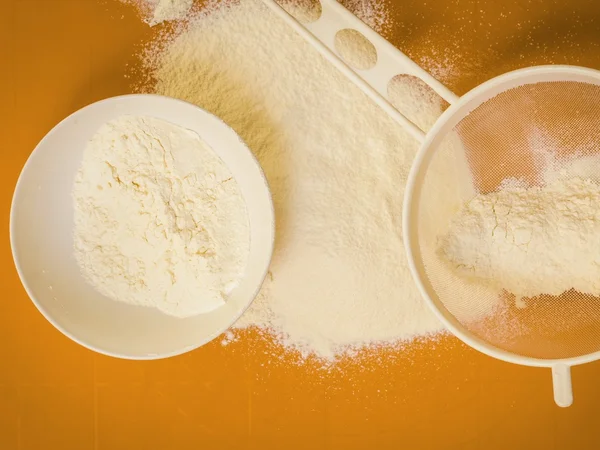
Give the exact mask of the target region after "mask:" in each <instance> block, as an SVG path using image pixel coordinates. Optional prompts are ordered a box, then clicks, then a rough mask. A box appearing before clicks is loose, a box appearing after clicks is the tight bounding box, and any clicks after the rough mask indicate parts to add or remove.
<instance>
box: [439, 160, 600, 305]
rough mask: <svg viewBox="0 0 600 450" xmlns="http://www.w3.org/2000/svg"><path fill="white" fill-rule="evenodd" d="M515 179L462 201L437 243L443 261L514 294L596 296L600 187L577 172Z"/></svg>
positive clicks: (599, 291)
mask: <svg viewBox="0 0 600 450" xmlns="http://www.w3.org/2000/svg"><path fill="white" fill-rule="evenodd" d="M575 164H576V163H575ZM588 167H589V166H588ZM551 178H556V177H551ZM512 184H513V185H511V183H508V185H507V186H506V187H505V188H504V189H501V190H499V191H497V192H493V193H489V194H480V195H477V196H476V197H475V198H473V199H472V200H470V201H469V202H468V203H467V204H465V205H464V207H463V208H462V209H461V211H460V212H459V213H458V214H457V216H456V217H455V218H454V219H453V221H452V223H451V225H450V229H449V231H448V232H447V234H446V235H445V236H444V237H443V238H442V239H441V240H440V252H441V254H442V256H443V257H444V259H446V260H447V261H448V262H449V263H450V264H451V266H452V267H453V268H454V270H456V271H457V272H458V273H459V274H461V275H462V276H467V277H471V278H475V279H479V280H482V281H484V282H486V283H488V284H489V285H490V286H494V287H496V288H497V289H505V290H507V291H508V292H510V293H511V294H514V295H515V296H516V297H517V299H520V298H523V297H534V296H538V295H540V294H549V295H560V294H562V293H563V292H565V291H568V290H570V289H575V290H576V291H578V292H581V293H584V294H591V295H600V241H599V240H598V236H599V235H600V185H598V184H597V183H596V182H594V181H591V180H590V179H584V178H579V177H566V178H557V179H554V180H553V181H552V182H550V183H548V184H545V185H544V186H542V187H523V186H519V185H518V184H517V185H514V183H512Z"/></svg>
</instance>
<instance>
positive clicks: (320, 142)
mask: <svg viewBox="0 0 600 450" xmlns="http://www.w3.org/2000/svg"><path fill="white" fill-rule="evenodd" d="M147 63H148V65H149V66H150V68H152V76H153V78H154V80H155V81H156V83H155V86H154V89H153V91H154V92H156V93H158V94H163V95H168V96H172V97H178V98H181V99H184V100H187V101H190V102H192V103H195V104H197V105H199V106H201V107H203V108H205V109H207V110H208V111H210V112H212V113H214V114H216V115H217V116H219V117H221V118H222V119H224V120H225V121H226V122H227V123H228V124H229V125H231V126H232V127H233V128H234V129H235V130H236V131H237V132H238V133H239V134H240V135H241V137H242V138H243V139H244V140H245V142H246V143H247V144H248V145H249V146H250V148H251V149H252V150H253V152H254V153H255V155H256V156H257V157H258V159H259V161H260V163H261V164H262V166H263V169H264V171H265V173H266V176H267V178H268V180H269V183H270V187H271V190H272V193H273V198H274V203H275V209H276V218H277V242H276V250H275V254H274V258H273V261H272V265H271V268H270V273H269V276H268V277H267V280H266V281H265V284H264V286H263V288H262V290H261V292H260V294H259V296H258V298H257V299H256V301H255V302H254V303H253V305H252V307H251V308H250V309H249V310H248V311H247V313H246V314H245V315H244V316H243V317H242V318H241V319H240V321H239V322H238V323H237V324H236V327H238V328H245V327H251V326H258V327H261V328H264V329H269V330H271V332H273V333H275V334H276V335H277V336H278V337H279V338H280V339H281V341H282V343H283V344H285V345H286V346H289V347H293V348H295V349H298V350H300V351H301V352H303V353H305V354H307V353H314V354H316V355H317V356H320V357H323V358H328V359H333V358H335V355H336V354H338V353H339V352H342V351H344V350H345V349H348V348H349V347H356V346H364V345H371V344H382V343H385V344H389V343H395V342H399V341H408V340H411V339H413V338H415V337H418V336H423V335H429V334H432V333H436V332H439V331H441V330H442V325H441V324H440V323H439V322H438V320H437V319H436V318H435V317H434V315H433V314H432V313H431V312H430V311H429V309H428V308H427V306H426V305H425V304H424V302H423V301H422V299H421V297H420V295H419V293H418V292H417V289H416V286H415V285H414V283H413V281H412V278H411V275H410V273H409V270H408V267H407V260H406V257H405V252H404V246H403V243H402V227H401V217H402V200H403V194H404V185H405V182H406V178H407V175H408V171H409V168H410V165H411V162H412V160H413V157H414V154H415V151H416V149H417V142H416V141H414V140H413V139H412V138H411V137H409V135H408V134H407V133H405V132H404V130H403V129H402V128H401V127H400V126H399V125H397V124H396V123H395V122H393V121H392V120H391V119H390V118H389V117H388V116H387V115H386V114H385V113H384V112H383V111H381V110H380V109H379V108H378V107H377V106H376V105H375V104H373V103H372V102H371V101H370V100H369V99H368V98H367V97H366V96H365V95H364V94H363V93H362V92H361V91H359V90H358V89H357V88H356V87H355V86H354V85H352V84H351V83H350V82H348V81H347V80H346V79H345V78H344V77H343V76H342V75H341V74H340V73H338V71H337V70H336V69H335V68H333V67H332V66H331V65H329V64H328V63H327V62H326V61H325V60H324V59H322V58H321V56H320V55H319V54H318V53H317V52H316V51H314V50H313V49H312V48H311V47H310V46H309V45H307V44H306V43H305V42H304V41H303V40H302V39H301V38H300V37H299V36H297V35H296V34H295V33H294V32H293V31H292V30H290V29H289V28H288V27H287V26H286V25H285V24H284V23H282V22H281V21H280V20H279V19H278V18H277V17H275V16H274V15H273V14H272V13H271V12H270V11H269V10H268V9H266V8H265V7H264V6H263V5H262V3H261V2H260V1H258V0H243V1H242V2H241V3H236V4H229V5H221V6H218V7H212V8H209V9H208V10H205V11H204V12H203V13H201V14H200V15H199V16H197V17H195V18H194V19H192V20H191V21H190V22H189V24H188V25H186V27H185V28H184V29H183V30H181V31H180V32H179V33H178V35H177V36H175V37H173V38H171V39H169V40H168V41H167V42H165V41H159V42H155V43H154V44H153V45H152V47H151V48H150V49H149V51H148V54H147ZM409 109H411V108H409ZM412 110H415V111H419V114H422V115H425V116H426V117H420V118H417V119H419V120H417V121H418V122H430V121H431V117H435V116H436V115H438V114H439V112H440V104H439V103H436V102H433V103H430V104H429V105H428V107H421V108H412ZM439 201H442V202H443V201H444V199H443V198H441V199H439Z"/></svg>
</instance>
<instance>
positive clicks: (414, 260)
mask: <svg viewBox="0 0 600 450" xmlns="http://www.w3.org/2000/svg"><path fill="white" fill-rule="evenodd" d="M565 78H568V81H580V82H586V81H587V82H591V81H593V82H594V83H593V84H597V85H600V71H599V70H595V69H590V68H587V67H581V66H572V65H542V66H532V67H527V68H523V69H517V70H514V71H511V72H507V73H504V74H502V75H499V76H497V77H494V78H492V79H490V80H488V81H486V82H484V83H482V84H480V85H478V86H476V87H475V88H473V89H471V90H470V91H469V92H467V93H466V94H465V95H463V96H462V97H460V99H459V100H458V101H457V102H455V103H453V104H452V105H450V107H449V108H448V109H446V111H444V112H443V113H442V115H441V116H440V117H439V118H438V120H437V121H436V122H435V124H434V125H433V127H432V128H431V129H430V130H429V132H428V133H427V134H426V135H425V139H424V140H423V142H422V144H421V146H420V148H419V150H418V151H417V154H416V155H415V158H414V161H413V164H412V166H411V169H410V172H409V174H408V178H407V183H406V188H405V192H404V204H403V207H402V227H403V241H404V248H405V252H406V256H407V260H408V267H409V270H410V272H411V274H412V277H413V280H414V281H415V284H416V285H417V289H418V290H419V293H420V294H421V297H422V298H423V300H424V301H425V303H427V305H428V306H429V308H430V310H431V311H432V312H433V313H434V314H435V316H436V317H437V318H438V319H439V320H440V321H441V322H442V323H443V324H444V326H445V327H446V328H447V329H448V330H449V331H450V332H452V334H453V335H454V336H456V337H457V338H458V339H460V340H461V341H462V342H464V343H465V344H467V345H468V346H470V347H472V348H474V349H475V350H478V351H480V352H481V353H484V354H486V355H488V356H491V357H493V358H496V359H499V360H502V361H505V362H509V363H513V364H520V365H524V366H531V367H555V366H557V365H561V364H564V365H567V366H575V365H579V364H585V363H588V362H592V361H596V360H598V359H600V350H599V351H597V352H593V353H587V354H584V355H579V356H574V357H569V358H552V359H551V358H547V359H545V358H534V357H529V356H524V355H519V354H516V353H513V352H509V351H507V350H503V349H501V348H498V347H496V346H493V345H491V344H489V343H487V342H486V341H485V340H483V339H482V338H480V337H478V336H477V335H475V334H474V333H472V332H470V331H469V330H467V329H466V328H465V327H464V326H463V325H462V324H461V323H460V322H459V321H458V320H457V319H456V318H455V317H454V316H453V315H452V314H451V313H450V311H448V309H447V308H446V307H445V306H444V305H443V303H442V302H441V301H440V300H437V301H436V300H434V298H433V297H432V296H431V295H430V292H435V291H434V289H433V288H432V287H431V285H430V283H429V281H428V280H427V277H425V276H422V274H423V273H425V270H424V264H423V261H422V258H421V251H420V247H419V244H418V230H417V228H418V227H417V226H415V222H416V221H415V219H414V217H416V216H417V213H418V211H419V208H418V202H417V200H419V199H420V193H421V186H422V180H423V178H424V175H425V173H426V171H427V168H428V165H429V162H430V161H431V159H432V157H433V155H434V154H435V153H436V151H437V148H438V146H437V144H439V143H440V142H441V140H443V138H444V137H445V136H446V133H447V131H448V130H449V129H452V128H454V126H455V125H456V124H458V122H460V121H461V120H462V119H463V118H464V117H465V116H467V115H468V114H469V113H470V112H471V111H473V110H474V109H475V108H477V107H478V106H479V105H481V104H482V103H484V102H485V101H487V100H489V99H490V98H492V97H495V96H496V95H498V94H499V93H500V92H504V91H506V90H509V89H511V88H513V87H517V86H520V85H524V84H531V83H532V82H534V81H529V82H526V80H529V79H535V82H544V81H565ZM473 105H474V106H473ZM465 111H466V112H465Z"/></svg>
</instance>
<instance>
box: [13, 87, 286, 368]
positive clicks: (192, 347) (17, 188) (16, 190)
mask: <svg viewBox="0 0 600 450" xmlns="http://www.w3.org/2000/svg"><path fill="white" fill-rule="evenodd" d="M131 98H157V99H161V101H166V102H172V103H173V104H179V105H180V106H182V107H187V108H190V107H192V108H195V109H197V110H200V111H202V112H204V113H206V114H209V115H210V116H212V117H214V118H216V119H217V120H218V121H219V122H220V123H221V124H222V125H223V126H224V127H226V128H227V129H228V130H229V131H230V132H231V133H234V134H235V135H236V136H237V138H238V140H239V142H240V146H241V147H243V148H244V149H245V151H246V152H247V153H248V155H249V156H250V157H251V159H252V160H253V162H254V164H255V165H256V168H257V169H258V173H259V174H260V176H261V181H262V182H263V183H264V185H265V188H266V189H265V193H266V194H267V197H268V198H267V203H268V206H269V208H268V211H267V213H268V214H269V216H270V217H269V220H268V221H269V223H270V227H269V230H267V231H268V234H269V239H268V240H266V242H265V245H268V258H267V264H266V265H265V267H264V269H263V270H262V273H261V276H260V282H259V283H257V286H256V288H255V289H254V290H253V292H252V295H251V296H249V297H248V301H247V302H245V304H244V306H243V308H240V309H239V311H238V312H237V314H234V315H232V317H231V318H230V320H228V325H227V326H226V327H225V328H223V329H222V330H220V331H218V332H215V333H212V334H210V335H207V336H206V337H205V338H204V339H201V340H200V342H199V343H198V344H193V345H189V346H186V347H183V348H180V349H177V350H173V351H170V352H163V353H148V354H145V355H128V354H125V353H118V352H115V351H111V350H106V349H103V348H101V347H98V346H96V345H92V344H90V343H88V342H86V341H85V340H83V339H81V338H79V337H78V336H76V335H75V334H73V333H72V332H70V331H69V330H67V329H66V328H65V327H63V326H61V325H60V324H59V323H58V322H57V321H56V320H54V318H53V316H52V315H51V314H50V313H49V312H48V311H47V310H46V308H44V306H43V305H42V304H41V303H40V302H39V300H38V299H37V298H36V296H35V295H34V293H33V292H32V289H31V288H30V286H29V282H28V281H27V279H26V276H25V274H24V271H23V269H22V267H21V263H20V260H19V257H18V251H17V250H16V243H15V242H14V234H15V226H16V225H15V218H14V215H15V205H16V204H17V201H18V197H19V194H20V191H21V190H22V181H23V176H24V174H25V172H26V171H27V170H28V167H29V166H30V164H31V161H32V160H33V159H34V156H35V154H36V153H37V152H39V151H40V148H41V147H42V146H43V144H44V141H46V140H47V139H48V138H49V137H50V136H51V135H52V134H54V133H55V132H56V131H57V130H58V129H59V128H60V127H61V126H62V125H63V124H64V123H65V122H67V121H70V120H73V119H74V118H75V117H76V116H79V115H81V114H83V113H84V111H85V110H87V109H91V108H92V107H94V106H97V105H99V104H102V103H113V102H114V103H116V102H119V101H122V100H125V99H131ZM123 115H126V113H123ZM148 115H152V114H151V112H149V113H148ZM163 120H164V119H163ZM174 124H175V125H178V124H177V123H174ZM192 131H193V130H192ZM196 133H197V132H196ZM91 137H92V136H90V138H91ZM9 241H10V249H11V254H12V258H13V263H14V266H15V268H16V271H17V275H18V276H19V280H20V281H21V285H22V286H23V288H24V289H25V292H26V293H27V296H28V297H29V299H30V300H31V302H32V303H33V304H34V305H35V307H36V308H37V310H38V311H39V312H40V313H41V314H42V316H43V317H44V318H45V319H46V320H47V321H48V322H50V324H52V326H53V327H54V328H55V329H57V330H58V331H60V332H61V333H62V334H63V335H64V336H66V337H67V338H69V339H70V340H72V341H74V342H76V343H77V344H79V345H81V346H82V347H85V348H87V349H88V350H92V351H93V352H96V353H100V354H103V355H106V356H111V357H114V358H119V359H126V360H157V359H166V358H170V357H173V356H178V355H182V354H184V353H187V352H190V351H193V350H196V349H198V348H200V347H202V346H203V345H206V344H208V343H209V342H211V341H213V340H214V339H215V338H217V337H218V336H220V335H221V334H223V333H224V332H226V331H227V330H229V329H230V328H231V327H232V325H233V324H234V323H235V322H237V321H238V319H239V318H240V317H241V316H242V315H243V314H244V313H245V312H246V311H247V309H248V308H249V307H250V305H252V303H253V301H254V300H255V299H256V297H257V295H258V293H259V291H260V289H261V287H262V285H263V283H264V280H265V278H266V276H267V274H268V272H269V267H270V263H271V261H272V258H273V252H274V248H275V207H274V204H273V196H272V193H271V189H270V187H269V182H268V180H267V178H266V175H265V173H264V170H263V168H262V166H261V164H260V162H259V161H258V159H257V158H256V156H255V155H254V153H253V152H252V150H251V149H250V147H249V146H248V145H247V144H246V142H245V141H244V140H243V139H242V137H241V136H240V135H239V134H238V133H237V132H236V131H235V130H234V129H233V128H232V127H231V126H230V125H229V124H227V123H226V122H225V121H224V120H223V119H221V118H220V117H218V116H216V115H215V114H213V113H211V112H210V111H207V110H205V109H204V108H201V107H200V106H198V105H195V104H193V103H190V102H187V101H185V100H181V99H177V98H174V97H168V96H164V95H159V94H125V95H117V96H113V97H107V98H104V99H101V100H98V101H95V102H92V103H89V104H87V105H85V106H83V107H81V108H79V109H77V110H76V111H74V112H72V113H71V114H69V115H68V116H66V117H64V118H63V119H62V120H60V121H59V122H58V123H56V124H55V125H54V126H53V127H52V128H51V129H50V130H49V131H48V132H47V133H46V134H45V135H44V136H43V137H42V138H41V139H40V141H39V142H38V143H37V144H36V146H35V147H34V149H33V151H32V152H31V153H30V154H29V156H28V157H27V159H26V161H25V163H24V164H23V167H22V168H21V171H20V172H19V176H18V178H17V181H16V183H15V187H14V190H13V195H12V198H11V203H10V213H9Z"/></svg>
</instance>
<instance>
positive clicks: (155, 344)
mask: <svg viewBox="0 0 600 450" xmlns="http://www.w3.org/2000/svg"><path fill="white" fill-rule="evenodd" d="M122 115H144V116H152V117H155V118H159V119H163V120H166V121H168V122H171V123H173V124H175V125H179V126H181V127H184V128H187V129H189V130H192V131H195V132H196V133H198V135H199V136H201V138H202V139H203V140H204V141H205V142H206V143H207V144H208V145H209V146H210V147H211V148H212V149H213V151H214V152H215V153H216V154H217V155H218V156H219V157H220V158H221V159H222V160H223V162H224V163H225V164H226V165H227V167H228V168H229V170H230V171H231V173H232V175H233V177H234V179H235V180H236V181H237V183H238V185H239V187H240V190H241V192H242V195H243V196H244V199H245V201H246V209H247V213H248V217H249V221H250V254H249V258H248V264H247V267H246V273H245V274H244V277H243V278H242V280H241V282H240V284H239V285H238V286H237V287H236V288H235V289H234V290H233V291H232V293H231V295H230V296H229V297H228V299H227V302H226V304H225V306H223V307H220V308H217V309H216V310H214V311H211V312H209V313H206V314H200V315H197V316H194V317H189V318H185V319H179V318H175V317H171V316H168V315H165V314H163V313H161V312H159V311H158V310H155V309H151V308H146V307H141V306H132V305H128V304H125V303H121V302H116V301H113V300H110V299H108V298H105V297H104V296H102V295H101V294H100V293H98V292H97V291H96V290H95V289H94V288H92V286H90V285H89V284H88V283H87V282H86V280H85V279H84V278H83V276H82V275H81V272H80V270H79V267H78V265H77V262H76V261H75V257H74V251H73V200H72V190H73V183H74V180H75V175H76V174H77V171H78V169H79V166H80V164H81V160H82V156H83V152H84V149H85V147H86V145H87V143H88V141H89V139H90V138H91V137H92V136H93V135H94V134H95V133H96V131H97V130H98V129H99V128H100V127H101V126H102V125H103V124H105V123H106V122H108V121H110V120H112V119H115V118H117V117H119V116H122ZM10 242H11V248H12V252H13V258H14V261H15V265H16V267H17V271H18V273H19V276H20V278H21V281H22V283H23V285H24V287H25V289H26V291H27V293H28V294H29V296H30V298H31V299H32V301H33V303H34V304H35V306H36V307H37V308H38V309H39V310H40V312H41V313H42V314H43V315H44V316H45V317H46V319H48V321H49V322H50V323H52V324H53V325H54V326H55V327H56V328H58V329H59V330H60V331H61V332H62V333H64V334H65V335H66V336H68V337H69V338H71V339H73V340H74V341H76V342H78V343H79V344H81V345H83V346H85V347H88V348H90V349H92V350H95V351H97V352H100V353H104V354H107V355H111V356H116V357H120V358H128V359H158V358H165V357H168V356H174V355H177V354H180V353H184V352H187V351H190V350H193V349H195V348H197V347H199V346H201V345H204V344H206V343H207V342H209V341H211V340H212V339H214V338H215V337H217V336H218V335H219V334H221V333H222V332H223V331H225V330H226V329H227V328H229V327H230V326H231V325H232V324H233V323H234V322H235V321H236V320H237V318H238V317H240V315H241V314H242V313H243V312H244V311H245V310H246V308H247V307H248V306H249V305H250V303H251V302H252V300H253V299H254V297H255V296H256V294H257V292H258V289H259V288H260V286H261V284H262V282H263V279H264V277H265V275H266V273H267V269H268V266H269V263H270V260H271V254H272V251H273V242H274V212H273V204H272V201H271V194H270V191H269V188H268V185H267V182H266V179H265V177H264V175H263V172H262V170H261V168H260V166H259V164H258V162H257V161H256V159H255V158H254V156H253V155H252V153H251V152H250V150H249V149H248V147H247V146H246V145H245V144H244V142H243V141H242V140H241V138H240V137H239V136H238V135H237V134H236V133H235V132H234V131H233V130H232V129H231V128H230V127H229V126H228V125H226V124H225V123H224V122H223V121H222V120H220V119H219V118H217V117H215V116H213V115H212V114H210V113H208V112H206V111H204V110H203V109H201V108H199V107H197V106H195V105H192V104H190V103H187V102H184V101H181V100H176V99H173V98H168V97H162V96H157V95H126V96H121V97H113V98H109V99H106V100H102V101H99V102H97V103H93V104H91V105H89V106H86V107H85V108H83V109H80V110H79V111H77V112H75V113H73V114H72V115H70V116H69V117H67V118H66V119H64V120H63V121H62V122H60V123H59V124H58V125H56V126H55V127H54V128H53V129H52V130H51V131H50V132H49V133H48V134H47V135H46V136H45V137H44V138H43V139H42V141H41V142H40V143H39V144H38V145H37V147H36V148H35V150H34V151H33V153H32V154H31V155H30V157H29V159H28V160H27V163H26V164H25V166H24V167H23V170H22V172H21V175H20V177H19V180H18V182H17V186H16V189H15V193H14V197H13V202H12V207H11V213H10Z"/></svg>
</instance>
